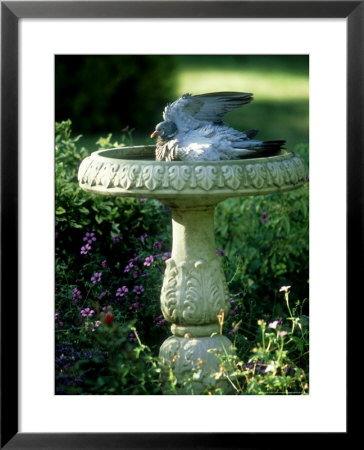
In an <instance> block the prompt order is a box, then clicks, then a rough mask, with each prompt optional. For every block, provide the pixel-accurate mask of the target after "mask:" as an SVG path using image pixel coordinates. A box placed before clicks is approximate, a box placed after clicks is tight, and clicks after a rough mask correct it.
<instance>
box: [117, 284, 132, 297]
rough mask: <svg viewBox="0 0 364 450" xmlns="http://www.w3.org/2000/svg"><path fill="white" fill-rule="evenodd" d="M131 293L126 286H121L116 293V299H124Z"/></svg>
mask: <svg viewBox="0 0 364 450" xmlns="http://www.w3.org/2000/svg"><path fill="white" fill-rule="evenodd" d="M128 292H129V289H128V288H127V287H126V286H121V287H119V288H118V290H117V291H116V294H115V295H116V297H124V295H126V294H127V293H128Z"/></svg>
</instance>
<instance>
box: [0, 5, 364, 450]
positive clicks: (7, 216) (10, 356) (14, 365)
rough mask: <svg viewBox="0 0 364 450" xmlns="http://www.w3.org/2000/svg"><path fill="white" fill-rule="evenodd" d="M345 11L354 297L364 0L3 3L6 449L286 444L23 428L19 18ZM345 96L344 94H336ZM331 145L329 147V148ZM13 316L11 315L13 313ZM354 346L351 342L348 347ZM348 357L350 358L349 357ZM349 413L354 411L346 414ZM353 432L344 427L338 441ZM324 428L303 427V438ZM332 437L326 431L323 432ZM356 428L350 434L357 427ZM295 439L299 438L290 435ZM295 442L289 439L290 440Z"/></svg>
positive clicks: (250, 436) (359, 246)
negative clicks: (20, 391) (312, 430)
mask: <svg viewBox="0 0 364 450" xmlns="http://www.w3.org/2000/svg"><path fill="white" fill-rule="evenodd" d="M118 17H120V18H232V17H234V18H240V17H241V18H268V19H269V18H346V20H347V76H348V78H347V79H348V84H347V155H346V157H347V160H346V161H347V211H346V214H347V216H346V217H347V273H346V277H347V286H348V288H347V298H346V302H347V303H346V304H347V308H348V304H349V300H350V299H351V300H352V301H353V300H354V299H355V298H356V297H357V293H358V292H359V293H360V292H362V289H361V287H360V285H359V283H360V280H361V278H362V276H363V273H364V263H363V228H364V227H363V225H364V223H363V221H364V220H363V219H364V214H363V211H364V209H363V203H364V196H363V193H364V189H363V187H364V186H363V184H364V183H363V181H362V180H363V178H362V173H364V164H363V154H364V152H363V149H364V131H363V129H364V126H363V125H364V111H363V109H364V81H363V80H364V26H363V25H364V1H290V0H288V1H260V0H255V1H196V2H190V1H187V2H186V1H168V2H166V1H111V2H107V1H93V2H82V1H78V2H77V1H67V2H62V1H54V2H48V1H38V2H33V1H29V2H21V1H19V2H18V1H9V2H7V1H4V2H1V334H0V336H1V361H0V363H1V442H0V445H1V448H6V449H83V448H88V449H143V448H152V449H164V448H173V449H185V448H191V449H204V448H206V449H227V448H258V447H263V446H264V447H267V446H268V447H272V446H273V447H274V446H275V445H278V444H279V445H280V446H282V445H283V443H284V441H285V438H284V436H282V435H280V436H273V435H269V434H267V433H261V434H255V433H179V434H176V433H173V434H171V433H135V434H133V433H54V434H52V433H19V432H18V400H19V398H18V368H19V366H18V331H19V330H18V324H17V323H15V322H16V320H15V321H14V318H17V317H18V306H17V298H18V295H17V294H18V290H17V287H18V281H19V280H18V54H19V43H18V22H19V19H21V18H38V19H41V18H44V19H47V18H118ZM336 94H338V95H340V93H336ZM323 151H328V149H323ZM10 318H11V320H9V319H10ZM348 348H349V347H348ZM348 360H349V359H348ZM347 417H349V415H348V416H347ZM349 431H351V429H350V427H349V422H348V428H347V432H346V433H337V436H336V437H335V442H336V443H339V442H340V440H341V439H343V438H345V439H347V438H348V436H349ZM319 434H321V433H318V434H317V433H316V434H311V433H303V434H302V436H300V444H302V443H305V442H306V441H307V440H308V439H311V438H314V439H315V443H316V442H317V439H318V437H319ZM323 435H324V438H325V440H326V437H327V436H325V434H324V433H323ZM350 435H351V433H350ZM286 437H287V438H288V439H295V438H292V437H290V436H289V434H287V435H286ZM287 442H288V441H287Z"/></svg>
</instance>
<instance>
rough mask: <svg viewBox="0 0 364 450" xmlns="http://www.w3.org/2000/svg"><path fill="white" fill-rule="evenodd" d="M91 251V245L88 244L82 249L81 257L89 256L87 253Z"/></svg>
mask: <svg viewBox="0 0 364 450" xmlns="http://www.w3.org/2000/svg"><path fill="white" fill-rule="evenodd" d="M90 250H91V245H90V244H86V245H84V246H83V247H81V252H80V253H81V255H87V253H88V252H89V251H90Z"/></svg>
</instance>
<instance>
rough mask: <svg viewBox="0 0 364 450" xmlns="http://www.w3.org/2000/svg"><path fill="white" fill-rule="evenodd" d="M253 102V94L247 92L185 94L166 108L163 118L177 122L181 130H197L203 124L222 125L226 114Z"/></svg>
mask: <svg viewBox="0 0 364 450" xmlns="http://www.w3.org/2000/svg"><path fill="white" fill-rule="evenodd" d="M252 100H253V94H249V93H246V92H213V93H210V94H201V95H191V94H185V95H182V97H180V98H179V99H177V100H176V101H175V102H173V103H172V104H170V105H167V106H166V108H165V110H164V113H163V117H164V119H165V120H171V121H173V122H175V123H176V124H177V127H178V128H179V129H180V130H181V129H183V128H185V129H191V128H192V129H193V128H197V127H198V126H201V125H202V124H201V122H210V123H214V124H221V123H222V118H223V117H224V116H225V114H227V113H228V112H230V111H233V110H234V109H236V108H239V107H240V106H242V105H245V104H246V103H250V102H251V101H252Z"/></svg>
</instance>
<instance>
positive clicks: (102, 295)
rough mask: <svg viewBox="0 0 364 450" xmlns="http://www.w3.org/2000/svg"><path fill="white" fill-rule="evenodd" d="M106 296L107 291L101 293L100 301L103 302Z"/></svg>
mask: <svg viewBox="0 0 364 450" xmlns="http://www.w3.org/2000/svg"><path fill="white" fill-rule="evenodd" d="M106 294H107V291H103V292H101V294H100V295H99V300H102V299H103V298H104V297H105V295H106Z"/></svg>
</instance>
